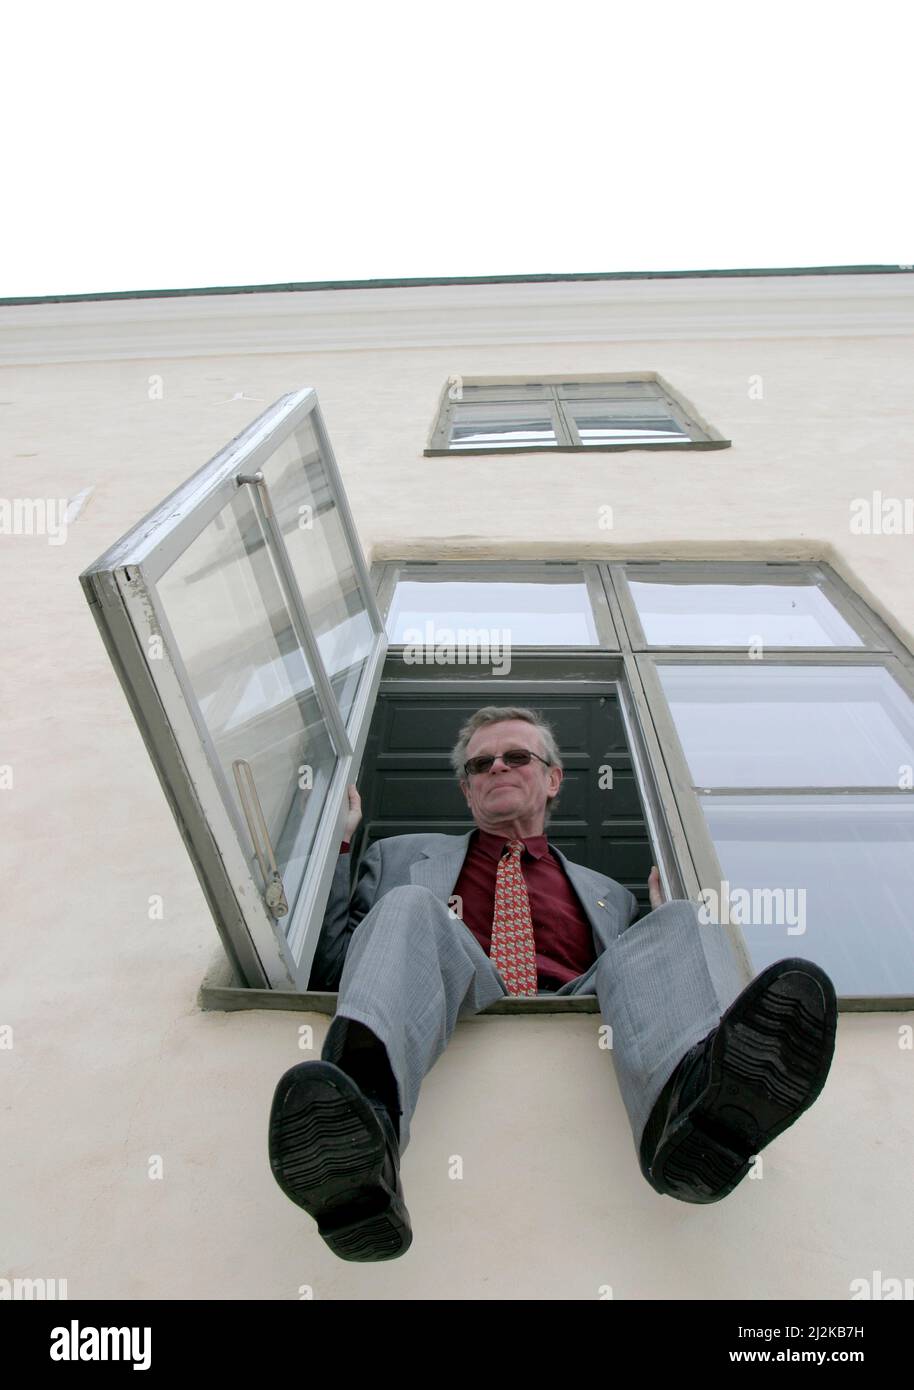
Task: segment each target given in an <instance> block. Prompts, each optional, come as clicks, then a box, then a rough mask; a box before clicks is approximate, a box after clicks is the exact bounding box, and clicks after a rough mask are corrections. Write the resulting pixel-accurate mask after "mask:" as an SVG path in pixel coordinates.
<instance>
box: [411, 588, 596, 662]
mask: <svg viewBox="0 0 914 1390" xmlns="http://www.w3.org/2000/svg"><path fill="white" fill-rule="evenodd" d="M461 629H463V630H464V631H470V630H474V629H482V630H485V631H489V632H493V631H495V630H497V631H498V632H500V633H503V634H504V633H507V634H508V637H507V638H506V639H505V640H507V641H510V642H511V643H512V644H514V645H517V646H591V645H596V644H597V641H598V638H597V630H596V625H595V623H594V617H593V611H592V609H591V604H590V596H589V594H588V592H587V585H586V583H585V582H584V581H583V580H580V581H578V582H574V583H567V582H566V583H562V582H558V583H548V584H547V583H535V582H530V583H519V582H511V583H508V582H505V583H499V582H484V581H483V582H479V583H472V582H468V581H467V580H463V579H455V580H434V579H432V580H418V579H401V580H400V581H399V582H398V583H397V586H396V590H395V592H394V596H393V599H392V601H391V605H390V612H389V614H388V617H387V635H388V638H389V640H390V641H391V642H404V643H414V642H418V641H421V642H424V643H427V642H431V641H441V640H442V638H441V637H436V636H434V634H435V633H441V632H452V633H455V634H456V633H457V632H459V630H461ZM410 633H412V635H409V634H410Z"/></svg>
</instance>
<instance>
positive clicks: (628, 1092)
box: [321, 884, 739, 1152]
mask: <svg viewBox="0 0 914 1390" xmlns="http://www.w3.org/2000/svg"><path fill="white" fill-rule="evenodd" d="M696 922H697V909H696V908H695V907H694V905H693V904H692V903H690V902H687V901H685V900H683V899H677V900H676V901H674V902H670V903H665V904H664V905H663V907H659V908H655V909H654V911H653V912H650V913H648V914H647V915H646V916H644V917H642V918H641V919H640V920H639V921H637V922H635V923H634V924H633V925H632V926H630V927H629V928H628V929H627V930H626V931H624V932H623V933H622V934H621V935H620V936H619V937H617V938H616V939H615V940H613V941H612V942H610V944H609V946H608V947H607V949H606V950H604V951H602V952H601V953H600V955H599V956H598V957H597V959H596V962H595V963H594V964H593V965H592V966H591V967H590V969H589V970H587V972H586V973H585V974H583V975H579V976H578V977H577V978H576V979H574V980H569V981H568V983H567V984H565V985H563V986H562V987H561V989H559V990H556V991H554V993H556V994H558V995H566V994H591V995H593V994H595V995H596V997H597V999H598V1001H599V1008H600V1012H601V1014H602V1017H603V1020H604V1022H605V1023H608V1024H609V1025H610V1027H611V1029H612V1033H611V1038H612V1048H611V1054H612V1058H613V1065H614V1067H615V1071H616V1077H617V1079H618V1083H619V1089H620V1091H621V1093H622V1100H623V1102H624V1104H625V1108H626V1110H627V1112H628V1116H629V1120H630V1122H631V1127H632V1135H633V1138H634V1142H635V1149H636V1152H637V1151H638V1150H639V1146H640V1143H641V1137H642V1134H643V1132H644V1127H645V1125H646V1123H647V1119H648V1116H649V1115H650V1112H651V1109H652V1107H653V1104H654V1102H655V1101H656V1099H657V1097H658V1096H659V1094H660V1092H661V1090H662V1089H663V1086H664V1084H665V1082H666V1081H667V1079H668V1078H669V1076H670V1075H671V1074H672V1072H673V1070H674V1068H675V1067H676V1065H677V1063H678V1062H679V1061H680V1059H681V1058H682V1057H683V1056H684V1054H685V1053H686V1051H687V1050H688V1049H689V1048H690V1047H691V1046H692V1045H693V1044H694V1043H696V1042H699V1041H700V1040H701V1039H702V1038H704V1037H706V1036H707V1034H708V1033H709V1032H710V1031H711V1029H712V1028H714V1027H715V1026H716V1024H717V1023H718V1022H719V1020H720V1016H721V1013H722V1012H723V1011H724V1009H725V1008H726V1007H727V1006H728V1005H729V1003H730V1002H731V1000H732V998H735V996H736V994H737V993H738V992H739V986H738V985H736V984H735V980H736V976H735V974H734V975H732V976H730V977H729V981H728V983H726V984H725V985H724V987H723V988H724V990H725V993H726V997H724V998H720V997H719V993H718V990H719V989H720V986H718V987H717V988H715V984H714V982H713V981H712V978H711V975H710V973H709V970H708V965H707V961H706V957H705V952H704V951H703V949H702V945H701V939H700V935H699V931H698V928H697V925H696ZM552 992H553V991H546V990H542V991H540V993H552ZM507 993H508V990H507V986H506V985H505V982H504V980H503V979H502V977H501V974H500V973H499V971H498V969H497V968H496V966H495V965H494V964H493V963H492V961H491V960H490V959H489V957H488V956H487V955H486V953H485V951H484V950H483V949H482V947H481V946H480V945H479V942H478V941H477V940H476V938H475V936H474V935H473V933H472V932H471V931H470V929H469V927H467V925H466V923H464V922H462V921H461V920H460V918H459V917H456V916H454V915H452V913H451V912H450V911H449V910H448V907H447V905H446V904H445V903H444V902H443V901H442V900H441V899H440V898H437V897H436V896H435V894H434V893H433V892H432V891H431V889H429V888H424V887H422V886H420V885H418V884H407V885H404V886H402V887H399V888H392V889H391V890H390V892H388V893H385V894H384V897H383V898H381V900H380V901H379V902H377V903H375V905H374V907H373V908H372V909H371V911H370V912H368V913H366V914H365V916H364V917H363V918H362V921H361V922H360V923H359V926H358V927H357V929H356V931H355V932H354V933H353V936H352V939H351V941H350V944H349V949H348V952H347V954H346V959H345V962H344V964H343V973H342V977H341V979H340V985H339V997H338V1002H337V1011H336V1014H335V1016H334V1018H333V1021H332V1023H331V1025H330V1028H329V1030H328V1032H327V1036H326V1038H325V1040H324V1046H323V1049H322V1051H321V1057H322V1058H323V1059H324V1060H325V1061H328V1062H335V1063H339V1061H340V1058H341V1057H342V1055H343V1048H344V1045H345V1040H346V1030H347V1028H348V1022H347V1020H349V1019H357V1020H358V1022H359V1023H362V1024H364V1026H365V1027H366V1028H370V1029H371V1031H372V1032H373V1033H374V1034H375V1035H376V1036H377V1037H378V1038H380V1040H381V1042H382V1043H383V1044H384V1047H385V1049H386V1051H387V1057H388V1060H389V1062H390V1067H391V1070H392V1072H393V1074H394V1077H395V1079H396V1083H397V1090H398V1093H399V1103H400V1109H401V1112H402V1113H401V1115H400V1124H399V1128H400V1150H401V1152H402V1151H403V1150H404V1149H405V1148H406V1146H407V1144H408V1143H409V1133H410V1121H411V1120H412V1116H413V1113H414V1111H415V1109H416V1105H417V1103H418V1100H419V1087H420V1086H421V1084H422V1079H423V1077H424V1076H425V1075H426V1073H427V1072H428V1071H430V1070H431V1068H432V1067H433V1066H434V1064H435V1062H436V1061H437V1060H438V1058H439V1057H440V1056H441V1054H442V1052H443V1051H444V1049H445V1048H446V1047H447V1044H448V1042H449V1041H450V1038H451V1034H452V1033H453V1031H454V1027H455V1025H456V1023H457V1020H458V1018H461V1017H466V1016H468V1015H471V1014H475V1013H478V1012H479V1011H480V1010H481V1009H485V1008H487V1007H488V1005H489V1004H493V1003H495V1001H496V1000H498V999H502V998H504V997H505V996H506V995H507Z"/></svg>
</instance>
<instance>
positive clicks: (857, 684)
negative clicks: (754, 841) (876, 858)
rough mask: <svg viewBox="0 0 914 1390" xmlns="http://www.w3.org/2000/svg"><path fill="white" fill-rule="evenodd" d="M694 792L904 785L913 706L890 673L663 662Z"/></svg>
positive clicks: (912, 753) (912, 741)
mask: <svg viewBox="0 0 914 1390" xmlns="http://www.w3.org/2000/svg"><path fill="white" fill-rule="evenodd" d="M657 673H658V676H659V679H660V682H661V685H662V687H663V691H664V693H665V695H666V697H667V700H668V702H669V707H670V711H671V713H672V716H673V722H674V724H675V726H676V732H677V734H678V735H679V740H680V742H681V744H682V747H683V751H684V753H685V757H686V761H687V763H688V766H689V770H690V773H691V777H692V782H693V784H694V785H695V786H696V787H899V786H902V785H903V780H902V779H903V777H904V775H905V772H904V770H905V769H906V768H910V767H911V766H912V764H914V703H912V701H911V699H910V697H909V696H908V695H907V693H906V692H905V691H904V690H903V689H902V687H901V686H900V685H899V684H898V683H897V682H896V681H895V680H893V679H892V677H891V675H890V674H889V672H888V671H887V670H886V669H885V667H883V666H862V665H860V666H857V665H854V666H838V665H832V664H829V665H823V666H806V665H783V664H782V665H779V666H774V665H768V664H765V665H762V664H761V663H754V664H752V665H740V666H727V665H724V664H721V663H718V662H715V663H713V664H707V665H686V664H679V663H675V664H674V663H664V662H658V663H657Z"/></svg>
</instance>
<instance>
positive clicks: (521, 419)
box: [448, 401, 557, 449]
mask: <svg viewBox="0 0 914 1390" xmlns="http://www.w3.org/2000/svg"><path fill="white" fill-rule="evenodd" d="M553 410H554V407H553V406H552V405H551V404H550V402H549V401H543V402H541V403H538V402H535V401H529V402H525V401H514V402H511V401H505V402H503V403H501V404H494V403H493V404H485V403H476V402H474V403H472V404H469V403H467V404H460V403H457V404H456V405H455V406H454V407H453V415H452V417H451V437H450V441H449V443H448V448H450V449H522V448H523V449H527V448H529V449H537V448H544V447H553V448H554V447H555V444H556V442H557V432H556V427H555V418H554V414H553Z"/></svg>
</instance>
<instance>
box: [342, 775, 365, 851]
mask: <svg viewBox="0 0 914 1390" xmlns="http://www.w3.org/2000/svg"><path fill="white" fill-rule="evenodd" d="M361 819H362V798H361V797H360V796H359V790H358V787H357V786H356V784H355V782H350V784H349V814H348V815H347V817H346V823H345V826H344V828H343V839H344V840H346V841H347V842H348V841H351V839H352V837H353V835H354V834H355V832H356V829H357V828H358V824H359V821H360V820H361Z"/></svg>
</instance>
